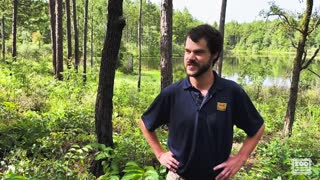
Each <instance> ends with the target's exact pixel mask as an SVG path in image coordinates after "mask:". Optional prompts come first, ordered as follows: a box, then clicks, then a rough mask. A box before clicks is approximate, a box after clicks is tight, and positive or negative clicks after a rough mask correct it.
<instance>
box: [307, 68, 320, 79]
mask: <svg viewBox="0 0 320 180" xmlns="http://www.w3.org/2000/svg"><path fill="white" fill-rule="evenodd" d="M308 70H309V71H310V72H312V73H313V74H314V75H316V76H318V78H320V75H319V74H317V73H316V72H314V71H312V70H311V69H309V68H308Z"/></svg>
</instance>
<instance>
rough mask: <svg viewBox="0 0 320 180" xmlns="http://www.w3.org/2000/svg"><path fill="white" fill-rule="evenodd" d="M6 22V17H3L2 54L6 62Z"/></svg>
mask: <svg viewBox="0 0 320 180" xmlns="http://www.w3.org/2000/svg"><path fill="white" fill-rule="evenodd" d="M4 23H5V21H4V16H3V15H2V17H1V41H2V44H1V47H2V48H1V52H2V59H3V60H6V34H5V24H4Z"/></svg>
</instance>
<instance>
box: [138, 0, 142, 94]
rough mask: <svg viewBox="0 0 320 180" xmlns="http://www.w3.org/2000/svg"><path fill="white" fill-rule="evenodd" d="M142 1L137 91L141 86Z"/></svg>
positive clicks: (140, 7)
mask: <svg viewBox="0 0 320 180" xmlns="http://www.w3.org/2000/svg"><path fill="white" fill-rule="evenodd" d="M141 41H142V0H140V6H139V27H138V47H139V57H138V58H139V68H138V91H140V85H141V52H142V51H141V44H142V42H141Z"/></svg>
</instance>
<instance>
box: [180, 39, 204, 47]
mask: <svg viewBox="0 0 320 180" xmlns="http://www.w3.org/2000/svg"><path fill="white" fill-rule="evenodd" d="M190 44H197V45H200V46H202V47H204V48H208V46H207V41H206V40H205V38H200V39H199V40H198V41H193V40H192V39H191V38H190V37H187V39H186V43H185V46H187V45H190Z"/></svg>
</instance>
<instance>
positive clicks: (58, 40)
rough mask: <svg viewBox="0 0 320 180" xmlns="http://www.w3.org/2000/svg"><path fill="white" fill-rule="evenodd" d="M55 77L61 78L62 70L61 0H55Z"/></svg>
mask: <svg viewBox="0 0 320 180" xmlns="http://www.w3.org/2000/svg"><path fill="white" fill-rule="evenodd" d="M55 5H56V6H55V14H56V21H55V22H56V26H55V27H56V78H57V79H58V80H62V72H63V29H62V0H56V4H55Z"/></svg>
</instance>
